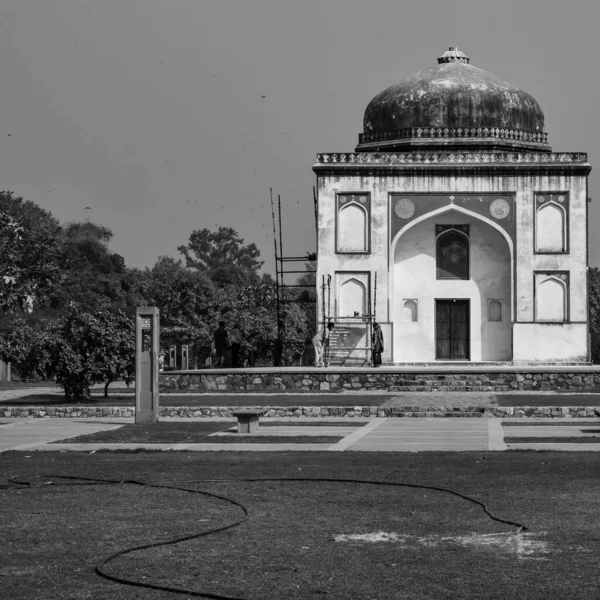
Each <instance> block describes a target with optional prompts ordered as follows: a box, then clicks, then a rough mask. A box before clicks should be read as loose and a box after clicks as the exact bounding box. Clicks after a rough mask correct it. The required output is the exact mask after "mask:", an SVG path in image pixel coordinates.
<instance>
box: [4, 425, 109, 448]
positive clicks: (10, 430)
mask: <svg viewBox="0 0 600 600" xmlns="http://www.w3.org/2000/svg"><path fill="white" fill-rule="evenodd" d="M90 421H91V420H89V421H79V422H76V421H75V420H74V419H73V420H71V419H12V420H10V421H9V420H8V419H4V420H2V421H1V422H0V452H5V451H7V450H29V449H31V450H35V449H37V448H38V447H41V446H45V445H46V444H48V443H50V442H53V441H57V440H63V439H65V438H67V437H74V436H76V435H87V434H89V433H95V432H96V431H104V430H106V429H114V428H115V427H120V425H112V424H107V423H106V421H104V422H99V423H95V422H93V421H91V422H90ZM50 448H52V446H50Z"/></svg>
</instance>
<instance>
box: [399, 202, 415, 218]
mask: <svg viewBox="0 0 600 600" xmlns="http://www.w3.org/2000/svg"><path fill="white" fill-rule="evenodd" d="M394 210H395V211H396V214H397V215H398V216H399V217H400V218H401V219H410V218H411V217H412V216H413V215H414V214H415V205H414V202H413V201H412V200H409V199H408V198H402V199H400V200H398V202H396V207H395V209H394Z"/></svg>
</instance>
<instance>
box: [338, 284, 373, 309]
mask: <svg viewBox="0 0 600 600" xmlns="http://www.w3.org/2000/svg"><path fill="white" fill-rule="evenodd" d="M366 300H367V289H366V287H365V285H364V283H362V282H361V281H358V279H354V278H351V279H348V280H347V281H345V282H344V283H342V285H341V286H340V298H339V311H338V316H339V317H353V316H355V313H358V314H359V315H363V314H364V313H365V312H366V310H365V306H366Z"/></svg>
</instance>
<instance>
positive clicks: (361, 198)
mask: <svg viewBox="0 0 600 600" xmlns="http://www.w3.org/2000/svg"><path fill="white" fill-rule="evenodd" d="M366 201H367V198H366V196H361V197H360V202H361V204H364V203H365V202H366Z"/></svg>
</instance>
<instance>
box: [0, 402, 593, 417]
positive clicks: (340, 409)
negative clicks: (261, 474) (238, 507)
mask: <svg viewBox="0 0 600 600" xmlns="http://www.w3.org/2000/svg"><path fill="white" fill-rule="evenodd" d="M240 408H244V407H239V406H236V407H227V406H209V407H202V408H199V407H197V406H177V407H169V406H163V407H160V408H159V418H160V417H179V418H194V417H212V418H224V417H231V412H232V411H236V410H239V409H240ZM248 408H250V407H248ZM251 408H258V409H262V410H264V412H265V414H264V416H265V417H268V418H278V417H279V418H280V417H295V418H302V417H304V418H306V417H313V418H314V417H346V418H373V417H413V418H414V417H443V418H448V417H522V418H546V419H548V418H597V417H600V407H593V406H563V407H560V406H552V407H547V406H542V407H540V406H536V407H530V406H518V407H496V406H494V407H485V408H482V407H477V406H460V407H459V406H441V405H438V406H433V405H432V406H402V407H399V406H395V407H392V408H390V407H378V406H292V407H290V406H286V407H282V406H269V405H263V406H259V407H257V406H252V407H251ZM134 415H135V409H134V408H131V407H116V406H101V407H94V406H89V407H88V406H85V407H81V406H78V407H72V406H68V407H65V406H62V407H40V406H3V407H1V409H0V417H5V418H43V417H46V418H54V419H59V418H62V419H74V418H90V417H98V418H123V417H132V416H134Z"/></svg>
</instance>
